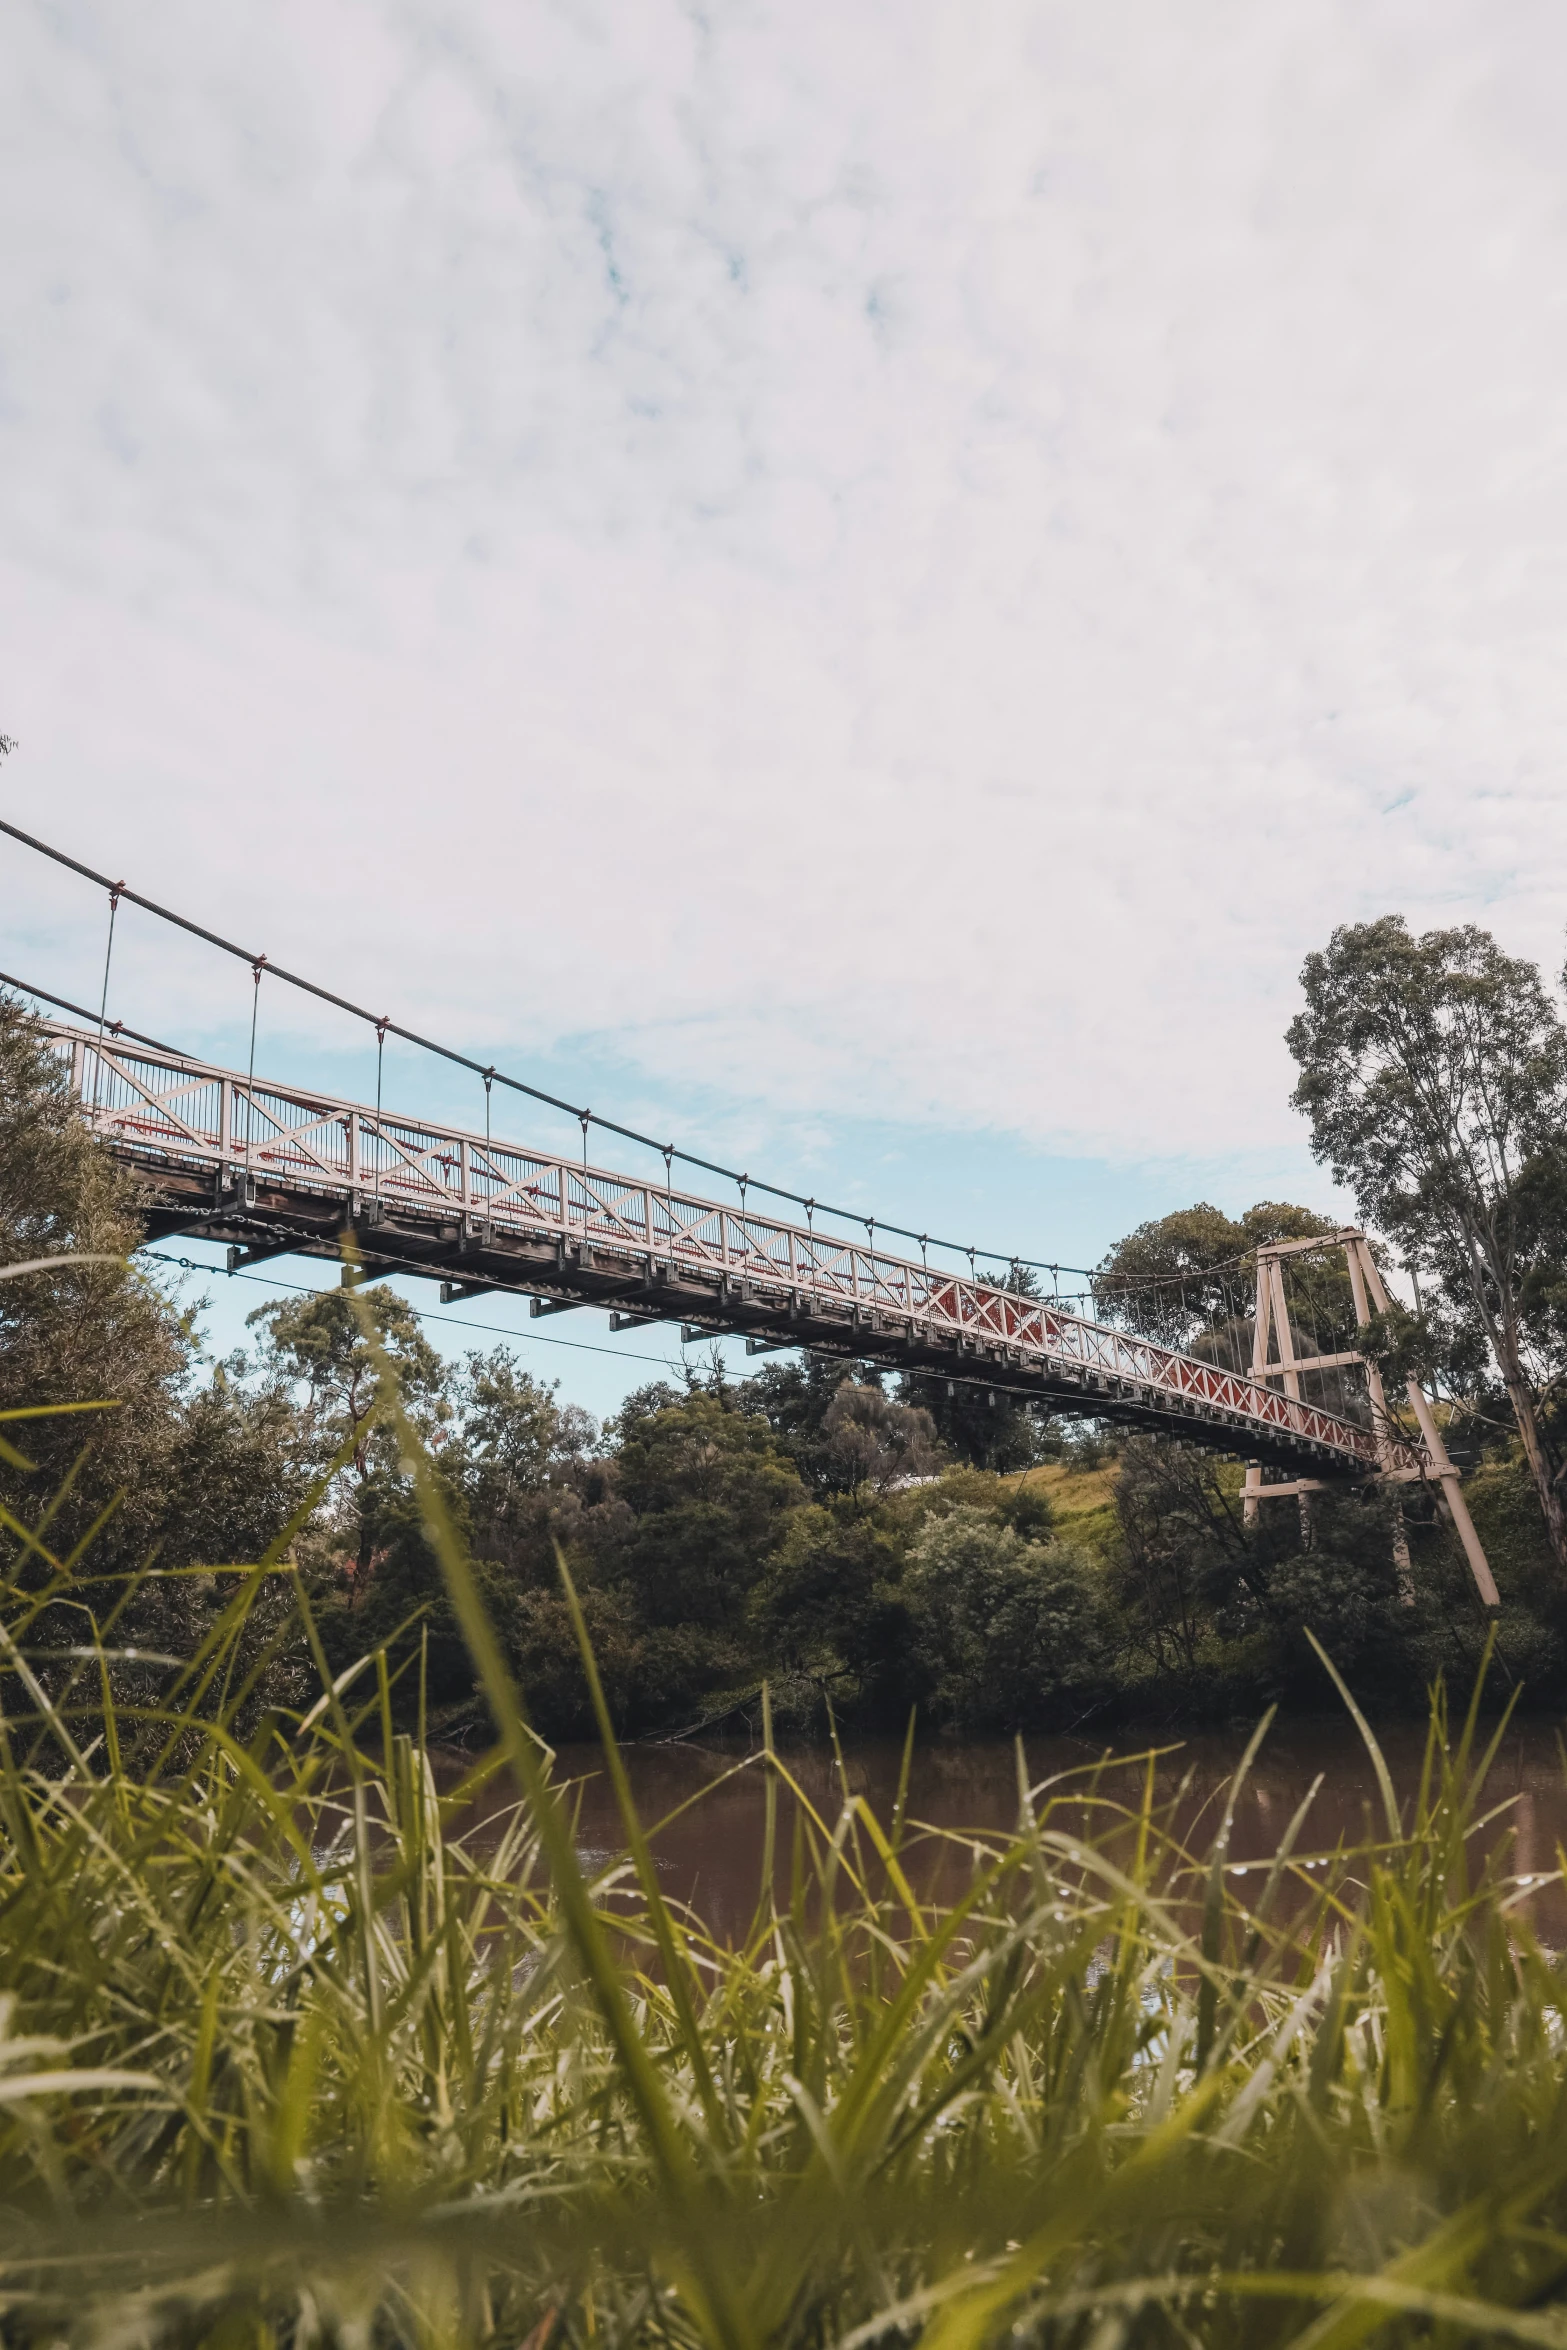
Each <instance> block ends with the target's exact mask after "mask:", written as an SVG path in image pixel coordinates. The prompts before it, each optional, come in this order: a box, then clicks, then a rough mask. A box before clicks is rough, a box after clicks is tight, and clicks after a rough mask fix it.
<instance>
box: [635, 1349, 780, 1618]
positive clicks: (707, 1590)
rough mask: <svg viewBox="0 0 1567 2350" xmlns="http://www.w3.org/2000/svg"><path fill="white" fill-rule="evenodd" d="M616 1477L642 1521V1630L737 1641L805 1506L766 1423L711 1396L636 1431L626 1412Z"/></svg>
mask: <svg viewBox="0 0 1567 2350" xmlns="http://www.w3.org/2000/svg"><path fill="white" fill-rule="evenodd" d="M615 1468H616V1476H617V1481H618V1484H619V1489H620V1493H621V1497H622V1499H623V1500H624V1501H625V1502H626V1503H627V1504H628V1505H629V1507H630V1508H631V1509H632V1511H633V1512H634V1513H635V1515H636V1520H637V1528H636V1535H635V1539H634V1541H633V1543H632V1546H631V1556H630V1562H629V1572H630V1575H631V1579H632V1582H633V1584H634V1586H635V1588H636V1591H637V1594H638V1598H639V1601H640V1604H641V1608H642V1612H643V1615H644V1617H645V1620H646V1621H647V1622H648V1623H650V1624H688V1625H692V1626H695V1627H699V1628H701V1629H704V1630H709V1631H720V1630H722V1631H724V1632H733V1631H734V1630H735V1629H736V1627H737V1626H738V1625H739V1624H740V1622H741V1621H742V1619H743V1616H744V1610H745V1601H746V1595H747V1593H748V1592H749V1590H750V1588H751V1586H752V1584H753V1583H754V1582H755V1581H756V1579H757V1577H758V1576H759V1575H760V1574H761V1572H762V1569H763V1567H764V1565H765V1563H766V1561H767V1559H768V1557H769V1555H770V1554H771V1552H772V1550H773V1547H774V1545H775V1544H776V1543H777V1541H778V1539H779V1537H780V1535H781V1534H782V1532H783V1528H784V1523H785V1521H786V1519H787V1517H788V1515H789V1513H790V1511H792V1510H795V1509H798V1508H799V1507H800V1506H801V1504H802V1503H803V1502H804V1500H805V1489H804V1487H803V1486H802V1484H801V1483H800V1479H799V1475H798V1473H797V1471H796V1469H795V1465H794V1463H793V1461H791V1460H790V1459H789V1457H788V1455H787V1454H786V1453H784V1452H782V1451H781V1450H780V1449H779V1446H778V1444H777V1442H776V1441H775V1439H774V1437H773V1433H772V1430H771V1429H770V1428H769V1427H768V1425H767V1422H766V1421H765V1420H764V1419H763V1418H762V1416H761V1414H760V1413H759V1412H747V1411H739V1410H736V1409H734V1408H733V1406H732V1404H730V1403H728V1402H726V1401H725V1400H723V1399H722V1398H720V1397H718V1396H714V1395H708V1394H696V1395H691V1396H688V1397H686V1399H685V1400H684V1401H683V1402H681V1403H675V1404H667V1405H664V1406H663V1407H662V1408H660V1409H658V1410H655V1411H653V1412H651V1413H649V1414H647V1415H646V1416H644V1417H639V1418H637V1419H634V1420H632V1421H631V1422H630V1424H629V1425H628V1424H627V1421H626V1414H625V1412H624V1410H623V1411H622V1414H621V1436H620V1446H619V1450H618V1452H617V1454H616V1460H615Z"/></svg>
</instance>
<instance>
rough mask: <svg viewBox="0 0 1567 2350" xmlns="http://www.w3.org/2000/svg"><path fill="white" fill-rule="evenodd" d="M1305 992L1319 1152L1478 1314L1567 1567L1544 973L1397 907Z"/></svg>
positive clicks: (1297, 1034) (1338, 936)
mask: <svg viewBox="0 0 1567 2350" xmlns="http://www.w3.org/2000/svg"><path fill="white" fill-rule="evenodd" d="M1301 981H1302V986H1303V987H1304V990H1305V997H1306V1003H1305V1009H1304V1010H1303V1011H1302V1012H1301V1013H1300V1014H1299V1016H1298V1017H1297V1018H1296V1019H1295V1021H1294V1022H1293V1023H1292V1025H1291V1027H1290V1030H1289V1038H1288V1042H1289V1047H1290V1051H1291V1052H1292V1053H1293V1054H1294V1056H1295V1059H1296V1061H1297V1063H1298V1064H1299V1067H1300V1072H1301V1074H1300V1082H1299V1084H1298V1085H1297V1087H1296V1089H1295V1102H1296V1106H1297V1107H1298V1108H1299V1109H1301V1110H1303V1111H1304V1112H1305V1113H1306V1115H1307V1116H1308V1117H1309V1118H1310V1120H1311V1128H1312V1148H1313V1150H1314V1151H1315V1153H1316V1155H1317V1157H1318V1158H1319V1159H1321V1160H1323V1161H1324V1162H1325V1163H1326V1164H1327V1165H1328V1166H1330V1167H1331V1168H1332V1170H1333V1174H1334V1178H1335V1180H1336V1181H1338V1182H1340V1183H1346V1184H1349V1185H1351V1186H1352V1187H1353V1189H1354V1192H1355V1196H1356V1198H1357V1199H1358V1201H1359V1202H1360V1206H1361V1210H1362V1213H1363V1214H1364V1215H1365V1216H1367V1217H1368V1218H1370V1219H1371V1220H1373V1221H1374V1222H1375V1223H1376V1224H1377V1225H1378V1226H1379V1227H1380V1228H1381V1230H1382V1231H1383V1232H1384V1233H1386V1234H1387V1235H1388V1237H1389V1238H1390V1239H1392V1240H1394V1241H1395V1242H1397V1243H1398V1245H1399V1246H1400V1247H1401V1248H1402V1249H1403V1251H1404V1254H1405V1256H1406V1257H1407V1258H1408V1259H1409V1260H1410V1262H1411V1263H1413V1264H1414V1265H1416V1266H1417V1267H1418V1268H1419V1269H1420V1270H1421V1271H1422V1272H1424V1273H1426V1274H1427V1275H1429V1276H1434V1277H1435V1278H1436V1279H1437V1280H1438V1281H1439V1282H1440V1283H1441V1285H1442V1288H1443V1291H1444V1293H1445V1296H1446V1298H1447V1301H1448V1303H1449V1305H1450V1306H1451V1307H1453V1308H1455V1309H1457V1310H1458V1311H1460V1312H1461V1314H1462V1315H1463V1316H1464V1318H1465V1319H1469V1320H1472V1322H1473V1324H1474V1326H1475V1329H1476V1331H1477V1332H1478V1334H1479V1335H1480V1337H1481V1338H1482V1339H1483V1341H1484V1344H1485V1346H1486V1348H1487V1349H1488V1350H1489V1353H1490V1355H1491V1356H1492V1358H1493V1359H1494V1361H1495V1364H1496V1366H1497V1369H1498V1371H1499V1373H1500V1377H1501V1381H1502V1385H1503V1387H1504V1388H1505V1390H1506V1393H1507V1398H1508V1401H1509V1403H1510V1405H1511V1407H1512V1411H1513V1416H1514V1418H1515V1420H1516V1422H1517V1426H1518V1432H1519V1436H1520V1439H1521V1441H1522V1444H1523V1447H1524V1453H1525V1457H1526V1459H1527V1460H1528V1462H1529V1466H1530V1470H1531V1473H1532V1474H1533V1477H1534V1480H1535V1484H1536V1488H1537V1490H1538V1493H1539V1497H1540V1505H1541V1509H1542V1511H1543V1513H1544V1516H1545V1522H1546V1528H1547V1533H1548V1536H1549V1539H1550V1542H1551V1547H1552V1549H1553V1551H1554V1553H1555V1556H1556V1560H1557V1564H1558V1567H1559V1568H1560V1569H1561V1570H1563V1571H1567V1502H1564V1498H1563V1493H1562V1483H1563V1479H1564V1477H1567V1452H1564V1451H1563V1448H1562V1445H1561V1443H1560V1442H1559V1440H1558V1438H1557V1435H1556V1431H1555V1429H1554V1427H1553V1426H1552V1424H1551V1422H1550V1420H1549V1418H1548V1417H1546V1416H1544V1415H1542V1413H1541V1411H1540V1409H1539V1403H1538V1391H1539V1389H1540V1386H1541V1385H1542V1382H1543V1380H1544V1379H1545V1377H1546V1376H1547V1374H1548V1371H1549V1370H1550V1368H1552V1364H1551V1357H1550V1346H1551V1342H1552V1340H1553V1337H1554V1335H1555V1331H1554V1317H1555V1315H1556V1313H1557V1308H1556V1306H1555V1305H1554V1303H1553V1302H1552V1301H1553V1299H1554V1297H1555V1295H1556V1293H1557V1291H1558V1290H1560V1289H1562V1288H1563V1284H1564V1282H1567V1272H1564V1270H1563V1267H1564V1264H1567V1258H1564V1254H1563V1242H1564V1240H1567V1219H1564V1218H1563V1217H1562V1216H1561V1215H1560V1214H1559V1213H1558V1212H1557V1208H1556V1205H1555V1202H1556V1200H1557V1198H1558V1196H1559V1192H1560V1182H1559V1179H1558V1177H1557V1175H1556V1172H1555V1170H1556V1167H1557V1163H1558V1161H1559V1158H1560V1153H1561V1147H1562V1135H1563V1129H1564V1124H1567V1032H1564V1031H1563V1028H1562V1024H1561V1022H1560V1020H1559V1018H1558V1017H1557V1013H1556V1009H1555V1006H1554V1005H1553V1004H1552V1002H1551V1000H1550V998H1549V996H1548V995H1547V993H1546V991H1545V988H1544V986H1543V984H1542V982H1541V979H1540V974H1539V972H1538V970H1537V969H1536V968H1535V966H1534V965H1533V964H1532V963H1525V962H1520V961H1517V960H1515V959H1514V958H1513V957H1510V956H1508V955H1504V954H1503V953H1502V951H1501V949H1500V948H1499V947H1498V945H1497V943H1496V941H1495V940H1494V939H1493V938H1492V937H1491V936H1490V934H1489V933H1488V932H1486V931H1483V930H1479V929H1476V928H1475V927H1474V926H1473V925H1466V926H1465V927H1463V928H1462V929H1457V930H1433V931H1428V932H1426V933H1425V935H1424V936H1423V937H1420V938H1415V937H1413V936H1411V934H1410V932H1409V929H1408V927H1407V925H1406V924H1405V923H1404V921H1403V920H1402V918H1401V917H1400V916H1397V915H1392V914H1389V915H1384V916H1383V917H1382V919H1381V920H1380V921H1376V922H1367V923H1360V924H1357V925H1354V926H1351V927H1349V928H1345V929H1340V930H1336V931H1335V932H1334V933H1333V937H1332V939H1331V941H1330V942H1329V944H1328V946H1327V948H1326V949H1325V950H1324V951H1323V952H1322V953H1320V954H1313V955H1310V956H1308V957H1307V960H1306V965H1305V969H1304V970H1303V972H1302V974H1301Z"/></svg>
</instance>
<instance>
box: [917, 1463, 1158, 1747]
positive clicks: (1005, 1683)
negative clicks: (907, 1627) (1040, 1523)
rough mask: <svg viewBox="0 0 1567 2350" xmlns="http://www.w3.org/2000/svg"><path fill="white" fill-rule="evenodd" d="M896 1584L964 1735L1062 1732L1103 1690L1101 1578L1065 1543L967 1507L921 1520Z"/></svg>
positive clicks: (944, 1715)
mask: <svg viewBox="0 0 1567 2350" xmlns="http://www.w3.org/2000/svg"><path fill="white" fill-rule="evenodd" d="M903 1591H904V1594H905V1597H906V1599H907V1603H908V1607H909V1611H910V1615H911V1617H912V1619H913V1633H912V1642H911V1645H912V1649H913V1656H914V1661H915V1663H916V1666H917V1667H922V1668H923V1674H924V1678H925V1682H926V1686H927V1689H928V1693H929V1701H930V1704H931V1707H932V1710H933V1711H934V1712H935V1714H936V1715H937V1717H938V1719H940V1720H942V1721H943V1722H945V1723H947V1724H948V1725H949V1726H950V1727H951V1728H953V1729H956V1730H962V1731H966V1732H969V1733H974V1732H980V1731H985V1730H1016V1729H1021V1728H1022V1727H1024V1726H1025V1725H1027V1724H1029V1723H1034V1724H1038V1725H1042V1726H1045V1727H1049V1728H1066V1727H1070V1725H1071V1723H1072V1722H1073V1721H1075V1720H1076V1719H1077V1718H1079V1717H1080V1716H1081V1715H1082V1714H1083V1713H1084V1712H1085V1711H1087V1710H1088V1709H1089V1708H1090V1707H1091V1706H1092V1705H1093V1704H1094V1702H1095V1700H1096V1699H1097V1698H1098V1697H1099V1696H1100V1695H1102V1694H1103V1692H1104V1690H1105V1689H1106V1687H1107V1686H1108V1681H1109V1674H1110V1670H1111V1665H1112V1661H1113V1660H1112V1652H1111V1642H1110V1633H1109V1625H1108V1620H1107V1613H1106V1608H1105V1603H1104V1596H1103V1592H1102V1589H1101V1584H1100V1578H1099V1575H1098V1574H1097V1572H1096V1571H1095V1569H1094V1567H1093V1566H1092V1564H1091V1563H1090V1562H1089V1560H1088V1559H1087V1558H1086V1557H1085V1556H1084V1554H1083V1553H1082V1552H1081V1551H1080V1550H1078V1549H1077V1547H1076V1546H1075V1545H1074V1544H1072V1543H1069V1542H1060V1541H1054V1542H1025V1541H1024V1540H1023V1539H1022V1537H1021V1536H1020V1535H1019V1534H1018V1533H1016V1532H1015V1530H1014V1529H1013V1528H1012V1527H1010V1526H1004V1525H1001V1524H1000V1523H998V1521H997V1520H996V1519H995V1518H994V1517H992V1516H991V1514H990V1513H989V1512H988V1511H986V1510H981V1509H975V1508H972V1507H970V1506H968V1505H967V1504H960V1505H959V1507H957V1508H956V1509H953V1510H949V1511H948V1512H947V1513H946V1514H945V1515H941V1516H937V1515H933V1516H931V1517H929V1518H928V1519H927V1520H926V1522H925V1525H924V1527H923V1528H922V1529H921V1531H920V1533H919V1535H918V1536H917V1537H916V1539H915V1541H914V1543H913V1544H912V1545H911V1547H910V1550H909V1556H908V1563H907V1565H906V1567H905V1570H904V1578H903Z"/></svg>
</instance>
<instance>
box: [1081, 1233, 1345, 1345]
mask: <svg viewBox="0 0 1567 2350" xmlns="http://www.w3.org/2000/svg"><path fill="white" fill-rule="evenodd" d="M1334 1229H1335V1227H1334V1225H1333V1223H1332V1221H1331V1219H1330V1218H1328V1217H1326V1216H1319V1215H1317V1214H1315V1213H1314V1211H1313V1210H1312V1209H1310V1208H1300V1207H1294V1206H1291V1205H1290V1204H1289V1203H1288V1202H1286V1201H1280V1200H1259V1201H1258V1202H1257V1204H1256V1206H1255V1207H1251V1208H1248V1209H1247V1210H1246V1211H1245V1213H1244V1214H1243V1215H1241V1216H1239V1217H1230V1216H1226V1215H1225V1214H1224V1213H1223V1211H1222V1210H1221V1209H1219V1208H1215V1207H1212V1206H1210V1205H1209V1203H1208V1202H1207V1201H1206V1200H1198V1201H1197V1203H1196V1205H1195V1206H1193V1207H1190V1208H1177V1209H1175V1210H1174V1211H1173V1212H1172V1213H1171V1214H1170V1215H1167V1216H1159V1217H1155V1218H1154V1219H1153V1220H1152V1221H1150V1222H1149V1223H1146V1224H1139V1225H1138V1227H1137V1229H1136V1231H1135V1232H1129V1233H1128V1234H1127V1235H1126V1238H1125V1239H1124V1240H1120V1241H1117V1243H1116V1245H1115V1247H1114V1248H1113V1249H1111V1250H1110V1252H1109V1254H1108V1255H1107V1256H1106V1257H1105V1258H1104V1260H1103V1262H1102V1263H1101V1265H1100V1266H1099V1269H1098V1272H1097V1273H1096V1274H1095V1276H1094V1307H1095V1311H1096V1312H1097V1313H1098V1315H1099V1316H1100V1318H1101V1320H1103V1321H1106V1322H1108V1323H1110V1324H1111V1325H1112V1326H1113V1327H1117V1328H1120V1329H1126V1330H1138V1331H1141V1332H1142V1334H1143V1335H1144V1336H1145V1337H1148V1338H1156V1339H1158V1340H1159V1342H1160V1343H1161V1344H1162V1345H1164V1346H1172V1347H1179V1348H1181V1349H1183V1350H1185V1351H1187V1352H1195V1353H1199V1354H1209V1355H1213V1356H1216V1357H1217V1358H1218V1359H1221V1360H1223V1361H1225V1362H1228V1363H1229V1364H1230V1365H1231V1367H1232V1368H1234V1369H1240V1368H1242V1367H1243V1366H1244V1365H1245V1364H1246V1363H1248V1362H1249V1361H1250V1356H1251V1334H1250V1328H1249V1324H1250V1320H1251V1317H1252V1315H1253V1313H1254V1312H1255V1310H1256V1289H1257V1250H1258V1249H1259V1248H1261V1247H1263V1246H1265V1245H1266V1244H1267V1243H1268V1242H1270V1241H1275V1240H1309V1239H1312V1238H1315V1237H1316V1236H1317V1235H1318V1234H1324V1233H1330V1232H1332V1231H1333V1230H1334ZM1318 1286H1319V1287H1320V1288H1323V1294H1322V1296H1321V1297H1320V1299H1316V1300H1314V1310H1315V1316H1316V1319H1317V1320H1318V1322H1319V1323H1320V1324H1321V1334H1322V1336H1323V1337H1324V1339H1325V1341H1326V1344H1325V1345H1324V1347H1323V1349H1322V1351H1323V1352H1327V1351H1329V1349H1330V1348H1331V1347H1332V1346H1335V1345H1342V1344H1346V1343H1348V1332H1349V1331H1352V1330H1353V1328H1354V1309H1353V1304H1352V1301H1351V1299H1350V1296H1349V1285H1348V1281H1347V1278H1346V1276H1345V1274H1344V1271H1343V1267H1342V1265H1339V1266H1337V1267H1335V1268H1333V1269H1332V1270H1331V1271H1329V1272H1328V1274H1327V1276H1326V1286H1324V1284H1323V1281H1322V1277H1321V1276H1320V1275H1319V1276H1318ZM1312 1351H1313V1352H1315V1351H1317V1350H1316V1349H1315V1348H1314V1349H1313V1350H1312Z"/></svg>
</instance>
